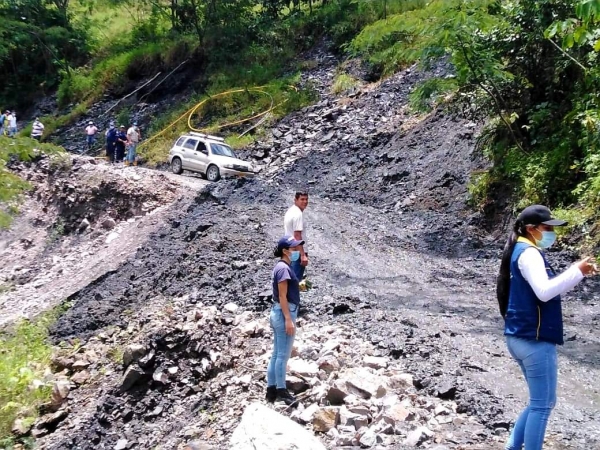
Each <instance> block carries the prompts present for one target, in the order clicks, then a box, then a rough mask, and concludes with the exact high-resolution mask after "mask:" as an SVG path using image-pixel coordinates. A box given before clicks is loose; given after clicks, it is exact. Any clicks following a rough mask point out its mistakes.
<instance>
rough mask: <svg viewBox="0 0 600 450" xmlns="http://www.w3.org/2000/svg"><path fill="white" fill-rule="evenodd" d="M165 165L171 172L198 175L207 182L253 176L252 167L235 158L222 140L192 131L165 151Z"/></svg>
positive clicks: (233, 153)
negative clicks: (166, 154)
mask: <svg viewBox="0 0 600 450" xmlns="http://www.w3.org/2000/svg"><path fill="white" fill-rule="evenodd" d="M169 164H170V165H171V170H172V171H173V173H177V174H180V173H181V172H183V171H184V170H189V171H192V172H199V173H200V174H201V175H202V176H205V177H206V179H207V180H209V181H217V180H218V179H219V178H221V177H227V176H237V177H253V176H254V170H253V169H252V165H251V164H250V163H248V162H246V161H242V160H241V159H238V158H237V156H236V155H235V152H234V151H233V149H232V148H231V147H230V146H229V145H227V144H225V140H224V139H222V138H220V137H217V136H210V135H208V134H203V133H195V132H193V131H190V132H189V133H186V134H184V135H183V136H181V137H180V138H179V139H177V142H176V143H175V145H174V146H173V148H171V151H170V152H169Z"/></svg>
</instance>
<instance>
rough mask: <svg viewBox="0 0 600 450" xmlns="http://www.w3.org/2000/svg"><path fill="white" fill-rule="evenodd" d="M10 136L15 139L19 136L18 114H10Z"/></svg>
mask: <svg viewBox="0 0 600 450" xmlns="http://www.w3.org/2000/svg"><path fill="white" fill-rule="evenodd" d="M7 119H8V135H9V136H10V137H12V138H14V137H15V136H16V135H17V113H16V112H14V111H12V112H10V113H9V114H8V117H7Z"/></svg>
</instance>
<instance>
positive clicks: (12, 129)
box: [8, 127, 17, 137]
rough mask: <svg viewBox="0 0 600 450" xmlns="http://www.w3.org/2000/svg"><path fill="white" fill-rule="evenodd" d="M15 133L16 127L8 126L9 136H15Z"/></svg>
mask: <svg viewBox="0 0 600 450" xmlns="http://www.w3.org/2000/svg"><path fill="white" fill-rule="evenodd" d="M16 134H17V127H10V128H9V129H8V135H9V136H10V137H15V135H16Z"/></svg>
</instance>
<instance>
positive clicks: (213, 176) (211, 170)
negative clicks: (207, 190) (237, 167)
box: [206, 164, 221, 181]
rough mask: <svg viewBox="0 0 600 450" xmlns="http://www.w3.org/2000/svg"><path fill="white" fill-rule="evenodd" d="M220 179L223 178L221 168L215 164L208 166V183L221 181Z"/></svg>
mask: <svg viewBox="0 0 600 450" xmlns="http://www.w3.org/2000/svg"><path fill="white" fill-rule="evenodd" d="M219 178H221V173H220V172H219V168H218V167H217V166H215V165H214V164H211V165H210V166H208V169H206V179H207V180H208V181H219Z"/></svg>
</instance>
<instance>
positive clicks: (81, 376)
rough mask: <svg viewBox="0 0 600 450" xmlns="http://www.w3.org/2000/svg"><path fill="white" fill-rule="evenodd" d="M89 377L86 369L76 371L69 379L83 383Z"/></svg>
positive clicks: (76, 382)
mask: <svg viewBox="0 0 600 450" xmlns="http://www.w3.org/2000/svg"><path fill="white" fill-rule="evenodd" d="M89 379H90V373H89V372H88V371H87V370H82V371H81V372H77V373H76V374H75V375H73V376H72V377H71V381H72V382H73V383H75V384H84V383H86V382H87V381H88V380H89Z"/></svg>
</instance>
